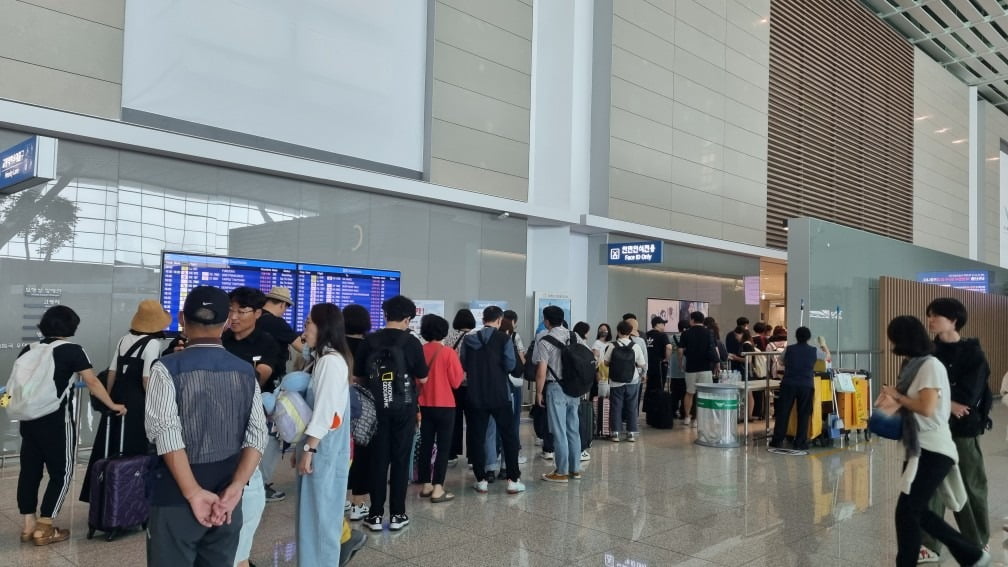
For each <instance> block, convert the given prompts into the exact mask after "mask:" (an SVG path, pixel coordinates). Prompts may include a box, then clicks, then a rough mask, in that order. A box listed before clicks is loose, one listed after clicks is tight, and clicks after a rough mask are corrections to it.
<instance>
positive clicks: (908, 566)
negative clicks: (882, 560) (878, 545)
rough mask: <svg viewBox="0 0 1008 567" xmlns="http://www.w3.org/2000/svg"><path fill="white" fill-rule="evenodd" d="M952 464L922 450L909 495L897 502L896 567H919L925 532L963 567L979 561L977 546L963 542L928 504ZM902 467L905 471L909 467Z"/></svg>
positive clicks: (960, 536) (940, 455)
mask: <svg viewBox="0 0 1008 567" xmlns="http://www.w3.org/2000/svg"><path fill="white" fill-rule="evenodd" d="M952 464H953V463H952V459H950V458H948V457H946V456H945V455H942V454H939V453H933V452H931V451H926V450H924V449H921V456H920V461H919V462H918V465H917V475H916V476H915V477H914V480H913V484H911V485H910V494H903V493H902V492H901V493H900V495H899V498H898V499H897V500H896V545H897V549H898V551H897V553H896V566H897V567H913V566H914V565H917V554H918V552H919V551H920V544H921V530H922V529H923V530H924V531H926V532H927V533H929V534H931V535H932V536H934V538H935V539H937V540H938V541H940V542H942V543H943V544H945V547H948V549H949V552H950V553H952V557H955V560H956V561H958V562H959V564H960V565H973V564H974V563H976V562H977V561H978V560H979V559H980V556H981V555H982V553H983V552H982V550H981V549H980V548H979V547H978V546H977V545H976V544H974V543H972V542H970V541H969V540H967V539H966V538H964V537H963V536H962V535H961V534H960V533H959V532H957V531H955V530H954V529H953V528H952V526H949V525H948V524H946V523H945V520H944V518H942V517H941V516H939V515H937V514H935V513H934V512H932V511H931V510H930V509H929V508H928V502H929V501H930V500H931V497H932V496H934V494H935V492H937V490H938V486H939V485H941V483H942V481H943V480H944V479H945V476H946V475H948V472H949V471H950V470H952ZM903 466H904V468H905V467H906V464H905V463H904V465H903Z"/></svg>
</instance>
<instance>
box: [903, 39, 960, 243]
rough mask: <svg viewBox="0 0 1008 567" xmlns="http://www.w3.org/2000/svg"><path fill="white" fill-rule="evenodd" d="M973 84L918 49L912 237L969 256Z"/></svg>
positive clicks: (916, 61) (915, 89)
mask: <svg viewBox="0 0 1008 567" xmlns="http://www.w3.org/2000/svg"><path fill="white" fill-rule="evenodd" d="M968 138H969V88H968V87H967V86H966V85H965V84H963V82H962V81H960V80H959V79H957V78H955V77H954V76H953V75H952V74H951V73H949V72H948V71H946V70H945V69H943V68H942V67H941V65H939V64H938V63H936V62H935V61H934V60H933V59H931V58H930V57H928V56H927V55H926V54H924V52H922V51H920V50H915V53H914V172H913V175H914V192H913V194H914V203H913V209H914V213H913V221H914V223H913V224H914V238H913V243H914V244H916V245H918V246H924V247H927V248H931V249H933V250H940V251H942V252H948V253H950V254H956V255H959V256H969V139H968Z"/></svg>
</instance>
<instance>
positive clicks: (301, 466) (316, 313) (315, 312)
mask: <svg viewBox="0 0 1008 567" xmlns="http://www.w3.org/2000/svg"><path fill="white" fill-rule="evenodd" d="M304 336H305V342H306V343H307V344H308V346H309V347H310V348H311V349H312V354H313V355H314V358H315V362H314V365H313V367H312V369H311V382H310V383H309V385H308V392H307V393H306V395H305V401H307V402H308V404H309V405H310V406H311V407H312V418H311V421H309V422H308V426H307V428H305V438H304V440H305V441H304V444H303V446H301V447H298V454H299V459H298V467H297V469H298V474H299V477H298V506H297V530H296V532H297V552H298V565H302V566H309V565H324V564H330V563H335V562H336V561H334V557H333V555H334V553H336V552H337V550H339V549H340V542H341V540H343V539H345V537H344V536H349V534H348V533H347V532H348V531H349V528H348V526H347V525H346V524H345V523H344V521H343V507H342V506H339V504H340V503H342V502H343V501H344V500H345V499H346V490H347V481H348V480H349V476H350V372H349V369H350V368H352V367H353V356H352V355H351V354H350V347H349V346H348V345H347V341H346V334H345V331H344V327H343V313H342V312H341V311H340V308H339V307H337V306H335V305H333V304H331V303H320V304H318V305H315V306H313V307H312V308H311V312H310V313H309V315H308V320H307V321H306V323H305V332H304ZM337 526H343V529H342V530H341V529H340V528H338V527H337ZM354 535H356V536H357V537H358V538H361V537H365V536H364V534H363V533H362V532H357V533H355V534H354Z"/></svg>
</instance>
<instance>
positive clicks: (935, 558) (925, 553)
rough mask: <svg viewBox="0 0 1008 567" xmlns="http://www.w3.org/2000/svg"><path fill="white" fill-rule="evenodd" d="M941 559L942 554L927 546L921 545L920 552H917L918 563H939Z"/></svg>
mask: <svg viewBox="0 0 1008 567" xmlns="http://www.w3.org/2000/svg"><path fill="white" fill-rule="evenodd" d="M939 561H941V556H940V555H938V554H937V553H935V552H934V551H931V550H930V549H929V548H928V547H927V546H925V545H922V546H920V552H919V553H918V554H917V564H918V565H923V564H924V563H938V562H939Z"/></svg>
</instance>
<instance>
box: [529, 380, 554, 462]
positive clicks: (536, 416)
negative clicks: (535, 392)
mask: <svg viewBox="0 0 1008 567" xmlns="http://www.w3.org/2000/svg"><path fill="white" fill-rule="evenodd" d="M543 396H544V398H545V394H543ZM544 403H545V401H544ZM529 413H530V414H532V429H533V430H534V431H535V435H536V437H538V438H540V439H542V441H543V444H542V450H543V452H544V453H552V452H553V434H552V433H550V430H549V419H548V418H547V417H546V408H545V407H539V405H538V404H536V403H535V402H534V401H533V404H532V409H531V411H530V412H529Z"/></svg>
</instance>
